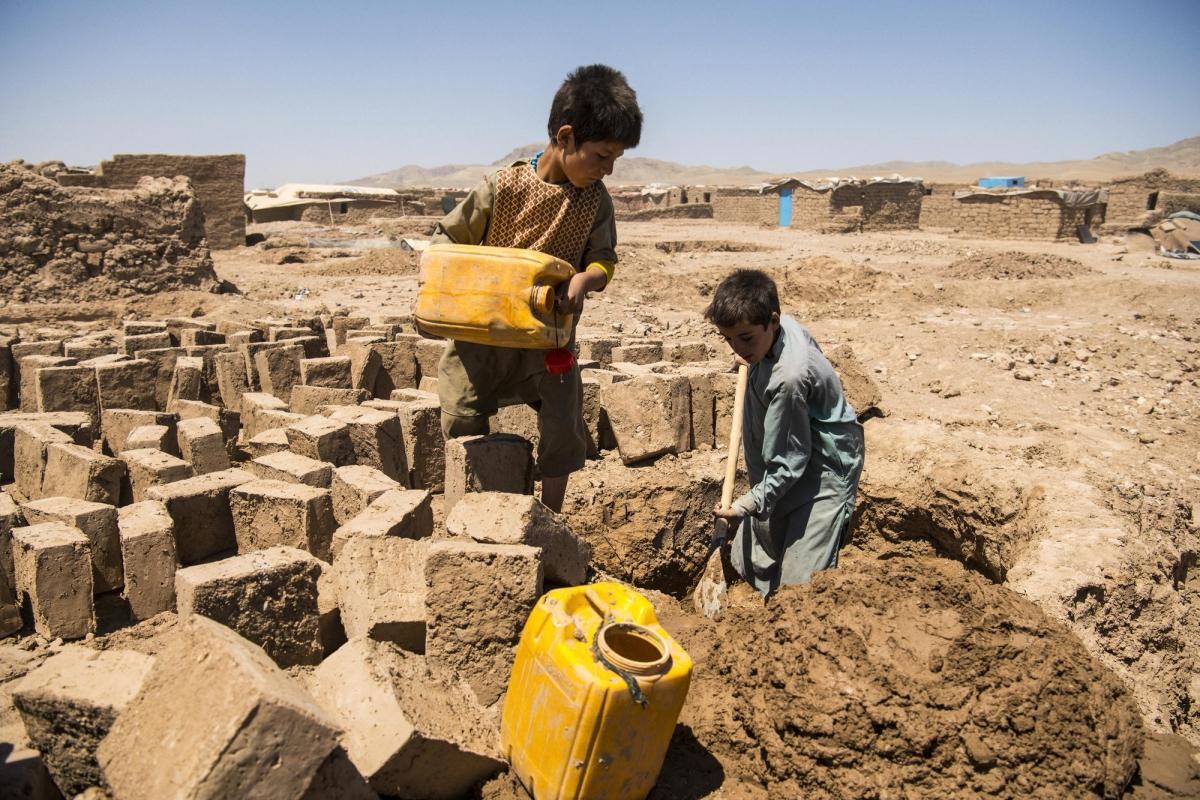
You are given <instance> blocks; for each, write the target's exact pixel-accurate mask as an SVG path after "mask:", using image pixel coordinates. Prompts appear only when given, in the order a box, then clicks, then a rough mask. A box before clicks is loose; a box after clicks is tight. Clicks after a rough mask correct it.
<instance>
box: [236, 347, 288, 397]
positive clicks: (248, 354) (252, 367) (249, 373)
mask: <svg viewBox="0 0 1200 800" xmlns="http://www.w3.org/2000/svg"><path fill="white" fill-rule="evenodd" d="M293 346H294V345H292V344H290V343H288V342H250V343H247V344H240V345H238V350H239V351H240V352H241V353H242V356H243V357H244V358H245V359H246V377H247V379H248V380H249V381H250V388H251V389H253V390H255V391H260V390H261V391H266V390H265V389H263V388H262V383H260V382H259V377H258V366H257V362H256V360H255V359H256V358H257V357H258V354H259V353H262V352H265V351H267V350H278V349H279V348H281V347H293Z"/></svg>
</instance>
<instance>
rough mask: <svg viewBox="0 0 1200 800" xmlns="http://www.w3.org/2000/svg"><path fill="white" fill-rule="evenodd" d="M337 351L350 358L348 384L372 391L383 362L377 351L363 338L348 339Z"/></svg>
mask: <svg viewBox="0 0 1200 800" xmlns="http://www.w3.org/2000/svg"><path fill="white" fill-rule="evenodd" d="M338 352H339V353H343V354H345V355H346V356H347V357H349V359H350V385H351V386H353V387H354V388H355V389H366V390H367V391H372V390H373V389H374V388H375V379H376V378H377V377H378V376H379V370H380V368H381V366H382V363H383V362H382V360H381V359H380V358H379V353H377V352H375V350H373V349H372V345H371V342H370V341H369V340H365V339H350V340H349V341H347V342H346V343H345V344H344V345H343V346H342V347H341V348H339V349H338Z"/></svg>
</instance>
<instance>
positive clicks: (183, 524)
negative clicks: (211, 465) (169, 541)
mask: <svg viewBox="0 0 1200 800" xmlns="http://www.w3.org/2000/svg"><path fill="white" fill-rule="evenodd" d="M252 480H254V476H253V475H251V474H250V473H249V472H246V471H245V470H241V469H227V470H225V471H224V472H210V473H208V474H207V475H197V476H196V477H194V478H187V479H185V480H182V481H175V482H173V483H168V484H165V485H163V486H154V487H151V489H150V490H149V491H148V492H147V493H146V495H147V499H149V500H158V501H160V502H161V503H163V504H164V505H165V506H166V507H167V511H168V513H170V515H171V522H172V523H174V526H175V551H176V552H177V553H178V555H179V563H181V564H184V565H188V564H195V563H196V562H197V561H202V560H204V559H206V558H209V557H210V556H215V555H217V554H219V553H223V552H225V551H227V550H233V549H235V548H236V547H237V538H236V537H235V536H234V533H233V512H231V511H230V510H229V492H230V490H231V489H233V488H234V487H237V486H240V485H242V484H243V483H249V482H250V481H252Z"/></svg>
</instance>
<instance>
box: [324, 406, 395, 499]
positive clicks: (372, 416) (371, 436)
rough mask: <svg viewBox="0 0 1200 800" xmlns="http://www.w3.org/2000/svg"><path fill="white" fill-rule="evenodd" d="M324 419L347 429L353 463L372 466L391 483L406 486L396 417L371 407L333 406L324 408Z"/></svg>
mask: <svg viewBox="0 0 1200 800" xmlns="http://www.w3.org/2000/svg"><path fill="white" fill-rule="evenodd" d="M325 416H327V417H329V418H330V419H332V420H336V421H338V422H343V423H345V424H346V425H347V426H349V429H350V442H351V444H352V445H353V447H354V463H355V464H360V465H364V466H368V467H374V468H375V469H377V470H379V471H380V472H382V473H383V474H384V475H387V476H388V477H389V478H391V479H392V480H394V481H399V482H400V483H407V481H408V460H407V459H406V458H405V454H404V434H403V433H402V431H401V429H400V418H399V417H398V416H396V414H394V413H389V412H387V411H380V410H378V409H374V408H361V407H359V406H336V407H333V408H329V409H326V410H325Z"/></svg>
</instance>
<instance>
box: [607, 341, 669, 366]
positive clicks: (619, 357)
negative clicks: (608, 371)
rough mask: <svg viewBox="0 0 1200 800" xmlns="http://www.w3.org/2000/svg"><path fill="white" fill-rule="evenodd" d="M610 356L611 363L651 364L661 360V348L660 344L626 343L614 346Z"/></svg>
mask: <svg viewBox="0 0 1200 800" xmlns="http://www.w3.org/2000/svg"><path fill="white" fill-rule="evenodd" d="M610 357H611V358H612V361H613V363H616V362H628V363H630V364H653V363H654V362H655V361H662V360H663V348H662V345H661V344H626V345H622V346H621V347H614V348H613V349H612V353H611V354H610Z"/></svg>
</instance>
